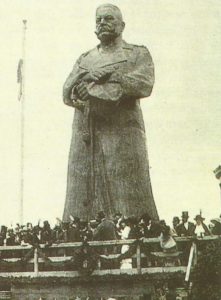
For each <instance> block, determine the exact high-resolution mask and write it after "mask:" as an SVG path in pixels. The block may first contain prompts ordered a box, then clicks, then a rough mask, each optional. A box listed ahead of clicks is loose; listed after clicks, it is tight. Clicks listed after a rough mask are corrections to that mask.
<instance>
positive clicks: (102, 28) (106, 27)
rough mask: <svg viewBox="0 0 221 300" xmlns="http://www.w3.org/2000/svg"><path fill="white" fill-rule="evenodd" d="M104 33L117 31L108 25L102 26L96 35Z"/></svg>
mask: <svg viewBox="0 0 221 300" xmlns="http://www.w3.org/2000/svg"><path fill="white" fill-rule="evenodd" d="M103 31H109V32H115V30H114V29H111V28H110V27H109V26H108V25H101V26H98V27H97V28H96V30H95V33H96V34H99V33H101V32H103Z"/></svg>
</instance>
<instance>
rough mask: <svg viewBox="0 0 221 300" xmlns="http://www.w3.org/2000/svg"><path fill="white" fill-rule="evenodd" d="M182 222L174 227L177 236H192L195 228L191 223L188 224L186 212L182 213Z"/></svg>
mask: <svg viewBox="0 0 221 300" xmlns="http://www.w3.org/2000/svg"><path fill="white" fill-rule="evenodd" d="M181 218H182V222H181V223H180V224H179V225H178V226H177V227H176V232H177V235H178V236H192V235H193V234H194V229H195V226H194V224H193V223H192V222H188V219H189V214H188V211H183V212H182V217H181Z"/></svg>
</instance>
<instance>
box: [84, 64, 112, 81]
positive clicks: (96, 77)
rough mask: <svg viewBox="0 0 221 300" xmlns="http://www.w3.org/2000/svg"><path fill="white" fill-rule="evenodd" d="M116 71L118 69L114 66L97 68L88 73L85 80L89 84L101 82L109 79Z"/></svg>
mask: <svg viewBox="0 0 221 300" xmlns="http://www.w3.org/2000/svg"><path fill="white" fill-rule="evenodd" d="M115 70H116V67H115V68H114V67H113V66H107V67H102V68H97V69H94V70H91V71H90V72H89V73H87V74H86V75H85V76H84V77H83V80H84V81H87V82H99V81H101V80H105V79H107V78H108V77H109V76H110V75H111V74H112V73H113V72H114V71H115Z"/></svg>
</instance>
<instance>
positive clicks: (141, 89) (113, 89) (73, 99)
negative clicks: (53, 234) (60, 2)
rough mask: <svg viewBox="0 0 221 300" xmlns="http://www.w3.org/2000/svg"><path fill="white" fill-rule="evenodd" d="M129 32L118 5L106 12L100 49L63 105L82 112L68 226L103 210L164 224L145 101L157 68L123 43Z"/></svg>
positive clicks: (85, 60)
mask: <svg viewBox="0 0 221 300" xmlns="http://www.w3.org/2000/svg"><path fill="white" fill-rule="evenodd" d="M124 26H125V23H124V22H123V18H122V14H121V11H120V10H119V8H118V7H116V6H114V5H112V4H105V5H101V6H99V7H98V8H97V11H96V35H97V38H98V39H99V40H100V44H99V45H98V46H96V47H95V48H94V49H92V50H90V51H88V52H86V53H84V54H82V55H81V56H80V58H79V59H78V60H77V62H76V63H75V65H74V67H73V70H72V72H71V73H70V75H69V76H68V78H67V80H66V82H65V84H64V89H63V100H64V103H65V104H67V105H70V106H72V107H75V115H74V122H73V136H72V142H71V148H70V154H69V164H68V178H67V195H66V203H65V208H64V215H63V220H64V221H67V220H69V215H70V214H72V215H74V216H78V217H81V218H84V219H90V218H92V217H94V216H95V215H96V214H97V212H98V211H100V210H102V211H104V213H105V214H106V216H107V217H111V216H112V215H113V214H114V213H115V212H117V211H120V212H121V213H123V214H124V215H127V216H131V215H135V216H139V215H141V214H143V213H149V215H150V216H151V218H153V219H158V214H157V210H156V206H155V203H154V199H153V195H152V189H151V183H150V175H149V165H148V156H147V149H146V143H145V128H144V122H143V117H142V112H141V108H140V100H139V99H140V98H144V97H148V96H150V94H151V91H152V88H153V84H154V66H153V62H152V59H151V56H150V53H149V51H148V50H147V48H145V47H144V46H136V45H131V44H128V43H126V42H125V41H124V40H123V39H122V32H123V30H124Z"/></svg>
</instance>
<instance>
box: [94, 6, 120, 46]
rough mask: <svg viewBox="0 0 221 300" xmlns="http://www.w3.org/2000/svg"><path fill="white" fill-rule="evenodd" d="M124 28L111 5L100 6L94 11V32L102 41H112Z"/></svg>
mask: <svg viewBox="0 0 221 300" xmlns="http://www.w3.org/2000/svg"><path fill="white" fill-rule="evenodd" d="M123 29H124V22H123V21H122V20H121V18H120V17H119V15H118V14H117V12H116V11H115V10H114V9H112V8H111V7H100V8H99V9H98V10H97V13H96V34H97V37H98V39H99V40H100V41H101V42H102V41H107V42H108V41H113V40H115V39H116V37H118V36H119V35H120V34H121V33H122V31H123Z"/></svg>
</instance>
